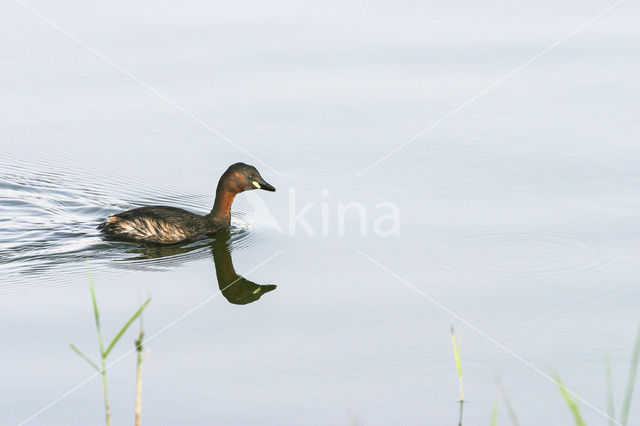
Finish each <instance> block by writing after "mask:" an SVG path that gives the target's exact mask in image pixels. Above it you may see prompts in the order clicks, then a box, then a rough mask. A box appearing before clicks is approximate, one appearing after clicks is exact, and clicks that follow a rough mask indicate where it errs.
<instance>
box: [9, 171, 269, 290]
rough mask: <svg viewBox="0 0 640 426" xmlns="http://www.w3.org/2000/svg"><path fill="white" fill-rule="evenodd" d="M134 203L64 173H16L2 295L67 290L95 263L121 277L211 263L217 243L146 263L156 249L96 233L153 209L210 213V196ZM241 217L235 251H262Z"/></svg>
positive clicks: (236, 222)
mask: <svg viewBox="0 0 640 426" xmlns="http://www.w3.org/2000/svg"><path fill="white" fill-rule="evenodd" d="M110 192H113V191H110ZM176 192H177V193H178V194H184V193H185V192H186V191H184V190H183V191H176ZM127 195H128V196H131V198H132V199H134V200H135V202H130V201H125V200H122V199H117V198H113V197H109V196H107V195H105V194H104V193H103V192H102V191H101V189H99V188H95V187H91V186H89V185H87V184H86V182H82V181H81V180H76V179H73V180H71V179H70V178H69V177H68V176H64V175H62V174H61V173H58V172H51V173H48V172H42V171H40V172H38V173H33V174H29V173H28V172H24V171H22V172H20V171H19V170H18V169H16V168H15V167H14V168H12V169H10V171H9V172H8V173H4V174H3V175H2V176H0V223H1V224H2V226H1V227H0V270H1V271H2V273H3V278H4V286H3V287H2V288H0V292H1V293H3V294H5V295H6V294H9V293H11V292H14V291H19V286H17V285H18V284H19V285H20V286H22V285H33V284H34V283H33V280H25V278H26V275H29V276H36V275H39V276H40V277H42V278H43V279H44V280H46V282H48V283H49V282H56V283H63V282H64V281H65V276H68V274H70V273H78V272H81V271H86V268H87V265H86V261H91V265H92V268H93V269H94V270H96V269H98V270H101V271H102V272H105V271H109V270H110V271H112V272H115V273H118V272H117V270H122V269H127V268H134V269H144V270H162V269H167V268H171V267H175V266H179V265H182V264H184V263H186V262H189V261H192V260H196V259H200V258H206V257H208V258H210V257H211V250H210V245H209V244H210V242H211V240H202V241H197V242H194V243H191V244H187V245H184V246H180V247H171V248H167V249H166V250H165V251H164V252H161V251H162V250H164V249H157V250H159V252H158V253H155V254H156V256H148V255H145V250H147V252H148V251H149V250H151V251H153V250H154V249H152V248H151V249H150V248H147V249H145V248H144V247H142V246H141V245H140V244H134V243H125V242H117V241H105V240H104V239H103V238H102V237H101V234H100V233H99V232H98V231H97V230H96V229H95V228H96V226H97V225H98V224H99V223H100V222H101V221H102V220H103V219H104V218H105V217H106V216H108V215H109V214H112V213H117V212H119V211H123V210H127V209H131V208H135V207H138V206H140V205H153V204H156V205H158V204H164V205H173V206H177V207H183V208H186V209H188V210H192V211H194V212H202V211H204V210H206V209H207V208H206V207H204V206H205V204H204V203H205V201H204V199H205V198H206V199H207V200H206V203H207V204H208V203H209V202H210V200H208V198H209V197H202V196H189V195H175V196H166V195H162V196H154V195H151V196H148V195H147V196H146V197H137V196H136V195H135V194H134V195H129V194H127ZM234 215H235V217H234V220H233V223H232V225H233V228H232V232H231V234H232V236H231V240H230V244H231V248H232V250H243V249H247V248H251V247H255V246H258V245H260V244H262V243H263V241H264V240H263V239H261V238H259V236H258V235H257V234H256V233H255V232H254V231H255V230H256V229H255V228H256V227H255V226H254V225H253V224H252V222H251V220H250V215H249V214H248V212H244V211H235V210H234ZM146 254H148V253H146ZM105 266H106V267H110V268H108V269H105ZM111 267H115V268H111ZM25 281H29V284H26V283H25ZM12 285H14V287H15V288H11V286H12Z"/></svg>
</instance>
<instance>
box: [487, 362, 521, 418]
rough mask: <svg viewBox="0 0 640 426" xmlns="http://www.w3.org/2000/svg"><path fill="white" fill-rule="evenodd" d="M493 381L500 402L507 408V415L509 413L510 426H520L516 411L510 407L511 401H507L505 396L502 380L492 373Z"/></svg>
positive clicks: (505, 390) (505, 391) (507, 398)
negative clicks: (498, 393)
mask: <svg viewBox="0 0 640 426" xmlns="http://www.w3.org/2000/svg"><path fill="white" fill-rule="evenodd" d="M493 380H495V382H496V386H498V390H499V391H500V395H501V396H502V402H504V405H505V407H507V413H509V418H510V419H511V424H512V425H513V426H520V421H519V420H518V416H517V415H516V410H515V408H513V405H511V400H510V399H509V395H507V389H506V388H505V387H504V384H502V380H500V377H499V376H498V375H497V374H496V373H493Z"/></svg>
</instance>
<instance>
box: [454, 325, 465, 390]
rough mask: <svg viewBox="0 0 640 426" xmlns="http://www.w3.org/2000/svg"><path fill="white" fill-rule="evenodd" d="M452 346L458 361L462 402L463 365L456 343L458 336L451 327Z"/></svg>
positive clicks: (457, 367)
mask: <svg viewBox="0 0 640 426" xmlns="http://www.w3.org/2000/svg"><path fill="white" fill-rule="evenodd" d="M451 344H452V345H453V357H454V358H455V360H456V369H457V370H458V385H459V386H460V401H464V387H463V385H462V365H461V363H460V353H459V352H458V344H457V343H456V334H455V331H454V330H453V326H451Z"/></svg>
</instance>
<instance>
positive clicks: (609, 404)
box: [604, 354, 616, 426]
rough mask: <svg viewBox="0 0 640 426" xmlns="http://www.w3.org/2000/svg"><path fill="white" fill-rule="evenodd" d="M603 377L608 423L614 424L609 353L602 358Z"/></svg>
mask: <svg viewBox="0 0 640 426" xmlns="http://www.w3.org/2000/svg"><path fill="white" fill-rule="evenodd" d="M604 377H605V381H606V382H607V415H608V416H609V425H611V426H614V425H615V424H616V423H615V420H614V419H615V418H616V408H615V405H614V403H613V380H612V379H611V358H610V357H609V354H607V356H606V357H605V359H604Z"/></svg>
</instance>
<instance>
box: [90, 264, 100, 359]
mask: <svg viewBox="0 0 640 426" xmlns="http://www.w3.org/2000/svg"><path fill="white" fill-rule="evenodd" d="M87 273H88V275H89V289H90V290H91V302H92V303H93V317H94V319H95V322H96V332H97V334H98V344H99V346H100V356H101V357H104V344H103V343H102V331H101V330H100V312H99V311H98V300H97V299H96V291H95V289H94V288H93V278H92V277H91V269H89V266H88V265H87Z"/></svg>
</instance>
